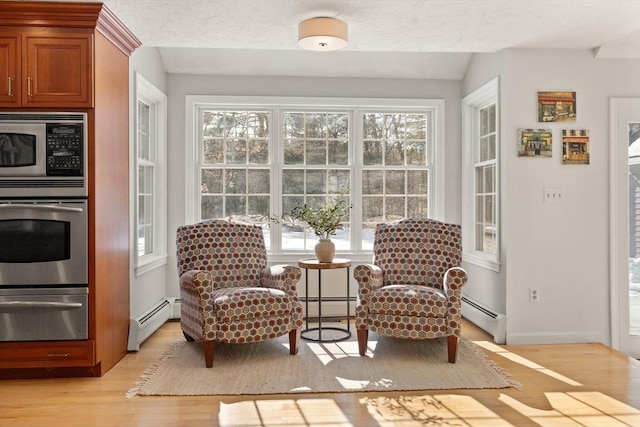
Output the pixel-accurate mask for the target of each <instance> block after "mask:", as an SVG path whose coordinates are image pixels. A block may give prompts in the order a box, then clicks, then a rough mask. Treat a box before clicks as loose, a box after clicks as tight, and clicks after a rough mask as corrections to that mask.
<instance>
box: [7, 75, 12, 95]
mask: <svg viewBox="0 0 640 427" xmlns="http://www.w3.org/2000/svg"><path fill="white" fill-rule="evenodd" d="M11 80H13V79H12V78H11V77H7V86H8V87H9V88H8V89H9V90H8V92H7V95H9V96H13V93H12V92H13V91H12V90H11Z"/></svg>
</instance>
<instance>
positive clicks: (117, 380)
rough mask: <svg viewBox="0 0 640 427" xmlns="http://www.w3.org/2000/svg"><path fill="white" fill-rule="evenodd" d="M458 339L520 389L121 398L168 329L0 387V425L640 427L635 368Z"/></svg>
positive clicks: (166, 343)
mask: <svg viewBox="0 0 640 427" xmlns="http://www.w3.org/2000/svg"><path fill="white" fill-rule="evenodd" d="M463 331H464V335H465V336H466V337H467V338H469V339H471V340H472V341H477V342H486V343H488V344H487V346H486V348H485V349H483V352H484V353H485V354H486V355H487V357H488V358H489V359H491V360H493V361H495V362H496V363H497V364H498V365H500V366H501V367H502V368H503V369H505V370H506V371H507V372H509V373H510V374H511V375H512V377H513V379H515V380H517V381H519V382H520V383H521V384H522V388H521V389H520V390H517V389H514V388H511V389H500V390H486V389H485V390H437V391H428V390H426V391H415V392H375V393H340V394H335V393H320V394H283V395H268V396H253V395H252V396H177V397H176V396H164V397H163V396H157V397H154V396H149V397H142V396H134V397H132V398H128V397H127V396H126V394H127V391H128V390H129V389H130V388H132V387H134V385H135V383H136V382H137V381H140V376H141V374H142V372H144V371H145V370H146V369H148V368H149V367H151V366H152V365H153V364H155V363H157V362H158V360H159V359H160V357H161V356H162V355H163V354H164V353H165V351H166V350H167V349H168V348H169V347H170V345H171V344H172V343H173V342H174V341H175V340H177V339H178V338H179V337H180V336H181V332H180V325H179V323H178V322H169V323H167V324H165V325H164V326H163V327H162V328H160V329H159V330H158V331H157V332H156V333H155V334H154V335H153V336H152V337H150V338H149V339H148V340H147V341H146V342H145V343H143V345H142V347H141V349H140V351H139V352H136V353H130V354H128V355H127V356H126V357H125V358H124V359H123V360H122V361H121V362H120V363H119V364H117V365H116V366H115V367H114V368H113V369H111V370H110V371H109V372H107V374H106V375H104V376H103V377H102V378H76V379H74V378H61V379H45V380H37V379H36V380H3V381H0V426H2V427H23V426H24V427H34V426H44V425H46V426H50V427H58V426H61V427H62V426H64V427H75V426H83V427H84V426H96V427H102V426H105V427H106V426H109V427H112V426H125V427H126V426H132V427H133V426H136V427H144V426H153V427H160V426H163V427H164V426H167V427H171V426H180V427H182V426H189V427H199V426H207V427H211V426H244V427H247V426H249V427H250V426H281V425H286V426H296V425H299V426H306V427H309V426H323V427H326V426H412V425H416V426H418V425H420V426H422V425H425V424H426V423H432V424H434V425H438V423H440V424H442V425H447V423H448V424H451V425H469V426H474V427H476V426H517V427H521V426H523V427H526V426H536V427H539V426H543V427H547V426H548V427H556V426H562V425H571V426H576V425H586V426H589V425H593V426H639V425H640V362H638V361H636V360H633V359H630V358H628V357H626V356H625V355H623V354H620V353H618V352H616V351H615V350H612V349H610V348H609V347H607V346H604V345H601V344H559V345H541V346H523V345H519V346H497V345H495V344H491V337H490V336H488V335H487V334H486V333H484V332H483V331H481V330H480V329H478V328H477V327H475V326H474V325H472V324H470V323H468V322H464V324H463ZM489 344H491V345H489Z"/></svg>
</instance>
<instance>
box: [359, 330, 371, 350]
mask: <svg viewBox="0 0 640 427" xmlns="http://www.w3.org/2000/svg"><path fill="white" fill-rule="evenodd" d="M368 340H369V330H368V329H358V351H359V352H360V356H364V354H365V353H366V352H367V341H368Z"/></svg>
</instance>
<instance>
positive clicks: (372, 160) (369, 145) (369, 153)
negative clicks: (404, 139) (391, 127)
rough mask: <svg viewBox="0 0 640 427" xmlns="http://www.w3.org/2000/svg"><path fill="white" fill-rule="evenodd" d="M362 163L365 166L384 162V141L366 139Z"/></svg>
mask: <svg viewBox="0 0 640 427" xmlns="http://www.w3.org/2000/svg"><path fill="white" fill-rule="evenodd" d="M362 163H363V164H364V165H365V166H367V165H381V164H382V141H364V147H363V154H362Z"/></svg>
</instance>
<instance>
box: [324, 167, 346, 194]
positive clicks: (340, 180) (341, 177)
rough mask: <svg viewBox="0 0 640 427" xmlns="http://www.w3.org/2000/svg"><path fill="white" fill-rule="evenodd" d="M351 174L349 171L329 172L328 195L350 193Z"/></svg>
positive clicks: (331, 170)
mask: <svg viewBox="0 0 640 427" xmlns="http://www.w3.org/2000/svg"><path fill="white" fill-rule="evenodd" d="M350 183H351V173H350V172H349V171H348V170H333V169H329V170H328V171H327V184H328V188H327V193H329V194H343V193H348V192H349V188H350V187H351V185H350Z"/></svg>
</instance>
